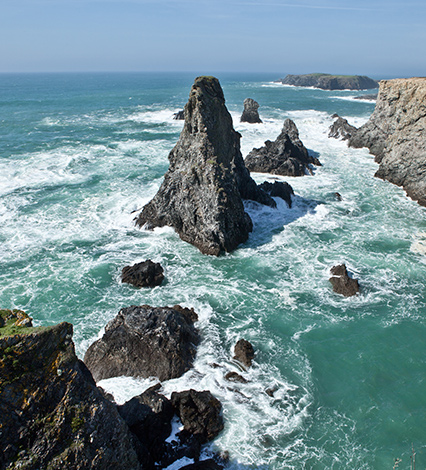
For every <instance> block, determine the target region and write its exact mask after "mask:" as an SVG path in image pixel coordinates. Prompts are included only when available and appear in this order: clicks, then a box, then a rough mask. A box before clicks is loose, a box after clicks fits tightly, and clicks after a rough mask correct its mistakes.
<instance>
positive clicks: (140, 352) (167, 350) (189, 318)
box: [84, 305, 200, 381]
mask: <svg viewBox="0 0 426 470" xmlns="http://www.w3.org/2000/svg"><path fill="white" fill-rule="evenodd" d="M197 319H198V317H197V314H196V313H195V312H194V310H192V309H188V308H183V307H180V306H179V305H175V306H174V307H172V308H171V307H150V306H149V305H142V306H140V307H136V306H134V305H133V306H131V307H127V308H123V309H121V310H120V312H119V313H118V315H117V316H116V317H115V318H114V319H113V320H112V321H110V322H109V323H108V324H107V326H106V327H105V333H104V335H103V337H102V338H101V339H99V340H97V341H95V342H94V343H93V344H92V345H91V346H90V347H89V348H88V350H87V352H86V354H85V356H84V362H85V363H86V365H87V367H88V368H89V370H90V371H91V373H92V374H93V377H94V378H95V380H96V381H99V380H102V379H107V378H109V377H117V376H121V375H126V376H131V377H152V376H155V377H158V378H159V380H160V381H163V380H169V379H173V378H175V377H180V376H181V375H182V374H183V373H185V372H186V371H187V370H189V369H190V368H191V367H192V363H193V361H194V358H195V354H196V345H197V344H198V343H199V341H200V337H199V334H198V331H197V329H196V328H195V326H194V321H196V320H197Z"/></svg>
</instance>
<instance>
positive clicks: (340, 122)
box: [328, 116, 357, 140]
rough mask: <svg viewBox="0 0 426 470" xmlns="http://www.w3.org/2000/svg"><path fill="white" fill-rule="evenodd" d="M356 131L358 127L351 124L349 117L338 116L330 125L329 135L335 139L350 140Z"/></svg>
mask: <svg viewBox="0 0 426 470" xmlns="http://www.w3.org/2000/svg"><path fill="white" fill-rule="evenodd" d="M356 131H357V128H356V127H355V126H351V125H350V124H349V122H348V120H347V119H344V118H342V117H340V116H337V119H336V120H335V121H334V123H333V124H332V125H331V126H330V132H329V133H328V137H333V138H334V139H341V140H348V139H349V138H350V137H351V136H352V135H353V134H354V133H355V132H356Z"/></svg>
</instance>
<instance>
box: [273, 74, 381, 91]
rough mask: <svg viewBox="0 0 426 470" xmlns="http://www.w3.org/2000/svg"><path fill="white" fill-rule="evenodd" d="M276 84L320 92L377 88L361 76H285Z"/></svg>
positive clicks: (373, 81) (377, 84)
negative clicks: (310, 88) (317, 89)
mask: <svg viewBox="0 0 426 470" xmlns="http://www.w3.org/2000/svg"><path fill="white" fill-rule="evenodd" d="M276 83H282V84H283V85H293V86H304V87H314V88H321V89H322V90H369V89H371V88H378V87H379V83H378V82H377V81H376V80H373V79H372V78H369V77H366V76H363V75H330V74H328V73H309V74H307V75H287V76H286V77H285V78H280V79H279V80H277V81H276Z"/></svg>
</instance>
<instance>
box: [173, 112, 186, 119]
mask: <svg viewBox="0 0 426 470" xmlns="http://www.w3.org/2000/svg"><path fill="white" fill-rule="evenodd" d="M173 119H174V120H175V121H183V120H184V119H185V111H184V110H181V111H178V112H177V113H174V114H173Z"/></svg>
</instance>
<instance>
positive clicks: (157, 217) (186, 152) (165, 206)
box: [136, 77, 275, 255]
mask: <svg viewBox="0 0 426 470" xmlns="http://www.w3.org/2000/svg"><path fill="white" fill-rule="evenodd" d="M240 137H241V136H240V134H238V132H236V131H235V130H234V128H233V126H232V117H231V115H230V114H229V112H228V110H227V109H226V106H225V98H224V96H223V91H222V88H221V86H220V84H219V81H218V80H217V79H216V78H214V77H198V78H196V79H195V82H194V85H193V86H192V88H191V92H190V96H189V101H188V103H187V104H186V106H185V123H184V127H183V130H182V133H181V135H180V138H179V141H178V143H177V144H176V146H175V147H174V148H173V150H172V151H171V152H170V154H169V161H170V166H169V169H168V171H167V173H166V174H165V176H164V181H163V183H162V185H161V187H160V189H159V191H158V193H157V194H156V196H155V197H154V198H153V199H152V200H151V201H150V202H149V203H148V204H147V205H146V206H145V207H144V208H143V210H142V212H141V213H140V214H139V216H138V217H137V219H136V224H137V225H139V226H140V227H142V226H144V227H145V228H147V229H153V228H155V227H163V226H165V225H168V226H171V227H173V228H174V229H175V230H176V232H177V233H178V234H179V236H180V238H181V239H182V240H184V241H187V242H189V243H192V244H193V245H195V246H196V247H197V248H198V249H199V250H200V251H201V252H202V253H205V254H210V255H219V254H220V253H221V252H223V251H228V252H229V251H232V250H234V249H235V248H236V247H237V246H238V245H239V244H240V243H244V242H245V241H246V240H247V238H248V236H249V233H250V232H251V231H252V228H253V224H252V221H251V219H250V217H249V215H248V214H247V213H246V212H245V210H244V205H243V201H242V200H243V199H251V200H255V201H258V202H260V203H263V204H268V205H270V206H272V207H274V206H275V202H274V201H273V199H272V198H271V197H270V196H268V195H267V194H265V193H264V192H263V191H262V190H261V189H259V188H258V187H257V185H256V183H255V182H254V180H253V179H252V178H251V177H250V173H249V171H248V170H247V168H246V167H245V166H244V161H243V159H242V156H241V151H240Z"/></svg>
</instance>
